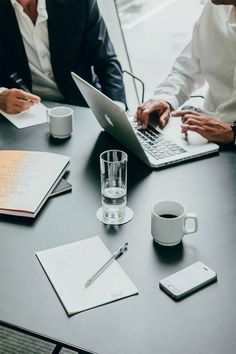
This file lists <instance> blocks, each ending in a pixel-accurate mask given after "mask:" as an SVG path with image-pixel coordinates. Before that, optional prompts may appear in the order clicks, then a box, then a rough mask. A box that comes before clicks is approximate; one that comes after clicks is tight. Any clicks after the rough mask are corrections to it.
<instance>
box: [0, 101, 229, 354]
mask: <svg viewBox="0 0 236 354" xmlns="http://www.w3.org/2000/svg"><path fill="white" fill-rule="evenodd" d="M74 110H75V124H74V133H73V136H72V137H71V138H70V139H67V140H64V141H56V140H54V139H52V138H50V136H49V133H48V126H47V124H42V125H39V126H35V127H31V128H26V129H23V130H18V129H16V128H15V127H14V126H13V125H11V124H10V123H9V122H8V121H7V120H6V119H4V118H3V117H0V148H1V149H21V150H41V151H50V152H55V153H61V154H65V155H69V156H70V157H71V165H70V172H69V174H68V180H69V181H70V182H71V183H72V185H73V191H72V192H71V193H68V194H64V195H61V196H58V197H54V198H51V199H50V200H48V201H47V203H46V204H45V205H44V207H43V209H42V210H41V212H40V213H39V214H38V216H37V218H36V219H35V220H26V219H21V218H17V217H10V216H4V215H2V216H0V279H1V285H0V323H2V324H4V325H8V326H12V327H13V328H17V329H19V330H21V331H26V332H31V333H32V334H33V335H36V336H43V337H45V338H47V339H48V340H52V341H54V340H55V342H57V341H58V342H61V343H62V344H68V347H70V345H71V346H72V347H78V348H86V349H87V350H88V351H91V352H97V353H101V354H154V353H160V354H183V353H184V354H185V353H186V354H190V353H191V354H192V353H194V354H200V353H201V354H222V353H224V354H234V353H235V348H236V339H235V328H236V306H235V301H236V295H235V294H236V278H235V272H236V188H235V187H236V158H235V157H236V156H235V151H221V152H220V154H219V155H217V156H213V157H208V158H205V159H201V160H197V161H192V162H188V163H185V164H181V165H178V166H173V167H169V168H166V169H162V170H156V171H152V170H151V169H149V168H148V167H146V166H145V165H144V164H143V163H142V162H141V161H139V160H138V159H137V158H136V157H134V156H133V155H132V154H130V153H128V155H129V161H128V206H130V207H131V208H132V209H133V210H134V218H133V220H132V221H131V222H130V223H128V224H126V225H123V226H121V227H117V226H116V227H114V226H113V227H111V226H110V227H108V226H105V225H103V224H102V223H100V222H99V221H98V220H97V219H96V216H95V213H96V210H97V209H98V207H100V205H101V198H100V177H99V154H100V153H101V152H102V151H104V150H106V149H110V148H122V149H123V150H125V149H124V148H123V147H122V146H120V144H119V143H117V142H116V141H115V140H114V139H113V138H111V137H110V136H108V135H107V134H106V133H104V132H102V130H101V128H100V127H99V126H98V124H97V122H96V120H95V118H94V117H93V115H92V113H91V112H90V110H89V109H85V108H76V107H74ZM125 151H126V150H125ZM163 199H175V200H179V201H181V202H183V203H184V204H185V205H186V207H187V211H188V212H196V213H197V215H198V218H199V230H198V232H197V233H196V234H193V235H189V236H186V237H185V238H184V240H183V243H182V244H181V245H179V246H177V247H172V248H164V247H160V246H157V245H156V244H155V243H154V242H153V240H152V237H151V235H150V212H151V208H152V206H153V204H154V203H155V202H157V201H159V200H163ZM95 235H99V236H100V237H101V239H102V240H103V241H104V243H105V244H106V245H107V247H108V248H109V249H110V250H111V251H113V250H115V249H116V248H117V247H119V246H120V245H121V244H122V243H123V242H125V241H128V242H129V250H128V252H127V253H126V254H125V255H124V256H123V257H121V258H120V259H119V264H120V265H121V266H122V268H123V269H124V270H125V272H126V273H127V275H128V276H129V277H130V279H131V280H132V281H133V282H134V284H135V285H136V286H137V288H138V289H139V295H138V296H132V297H129V298H126V299H123V300H120V301H117V302H114V303H111V304H107V305H104V306H100V307H97V308H95V309H91V310H89V311H85V312H82V313H80V314H77V315H74V316H72V317H68V316H67V315H66V312H65V311H64V309H63V307H62V305H61V303H60V301H59V299H58V297H57V295H56V293H55V291H54V290H53V288H52V286H51V284H50V282H49V280H48V279H47V277H46V275H45V273H44V271H43V270H42V268H41V266H40V264H39V262H38V260H37V258H36V256H35V252H36V251H39V250H44V249H48V248H51V247H55V246H59V245H62V244H66V243H69V242H73V241H77V240H81V239H84V238H87V237H92V236H95ZM196 261H202V262H204V263H205V264H207V265H208V266H209V267H211V268H212V269H214V270H215V271H216V272H217V273H218V282H217V283H214V284H212V285H210V286H208V287H206V288H204V289H202V290H201V291H199V292H197V293H195V294H193V295H192V296H189V297H188V298H186V299H184V300H182V301H181V302H174V301H173V300H172V299H171V298H169V297H168V296H167V295H166V294H165V293H164V292H162V291H161V290H160V289H159V286H158V283H159V280H160V279H162V278H163V277H165V276H167V275H169V274H171V273H173V272H176V271H177V270H180V269H181V268H184V267H185V266H188V265H190V264H192V263H194V262H196Z"/></svg>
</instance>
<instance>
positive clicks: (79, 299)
mask: <svg viewBox="0 0 236 354" xmlns="http://www.w3.org/2000/svg"><path fill="white" fill-rule="evenodd" d="M36 256H37V257H38V260H39V262H40V263H41V265H42V267H43V269H44V271H45V273H46V274H47V276H48V278H49V280H50V282H51V284H52V286H53V287H54V289H55V291H56V293H57V295H58V297H59V299H60V301H61V303H62V304H63V306H64V308H65V310H66V312H67V314H68V315H69V316H70V315H74V314H76V313H78V312H81V311H85V310H89V309H91V308H94V307H97V306H100V305H104V304H107V303H110V302H113V301H117V300H120V299H123V298H125V297H128V296H131V295H135V294H138V290H137V288H136V287H135V285H134V284H133V282H132V281H131V280H130V279H129V277H128V276H127V274H126V273H125V272H124V270H123V269H122V268H121V267H120V265H119V264H118V262H117V261H113V262H112V263H111V264H110V265H109V266H108V267H107V268H106V269H105V270H104V271H103V272H102V274H100V275H99V277H98V278H97V279H96V280H95V281H94V282H93V283H92V284H91V285H90V286H88V287H85V286H84V285H85V283H86V281H87V280H88V279H89V277H90V276H91V274H93V273H94V272H95V271H96V270H97V269H98V267H99V266H101V265H102V264H103V263H104V262H105V261H106V260H107V259H108V258H109V257H110V256H111V253H110V251H109V250H108V249H107V247H106V246H105V245H104V243H103V242H102V240H101V239H100V237H99V236H95V237H91V238H88V239H85V240H82V241H77V242H73V243H69V244H66V245H63V246H59V247H55V248H51V249H48V250H45V251H40V252H36ZM126 256H128V255H127V254H126ZM124 257H125V256H124Z"/></svg>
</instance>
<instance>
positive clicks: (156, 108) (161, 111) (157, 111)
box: [134, 98, 172, 129]
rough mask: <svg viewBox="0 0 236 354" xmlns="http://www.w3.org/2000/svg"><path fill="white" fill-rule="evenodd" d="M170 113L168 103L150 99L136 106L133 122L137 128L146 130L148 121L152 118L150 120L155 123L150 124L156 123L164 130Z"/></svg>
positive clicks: (170, 108)
mask: <svg viewBox="0 0 236 354" xmlns="http://www.w3.org/2000/svg"><path fill="white" fill-rule="evenodd" d="M171 111H172V107H171V105H170V104H169V103H168V102H165V101H161V100H155V99H154V98H151V99H149V100H147V101H146V102H144V103H143V104H141V105H140V106H138V109H137V111H136V114H135V116H134V120H135V121H136V122H137V123H138V125H139V126H141V127H142V128H144V129H145V128H147V125H148V122H149V119H150V118H152V120H154V121H156V122H152V123H154V124H155V123H156V124H158V125H159V126H160V127H161V128H164V126H165V125H166V124H167V122H168V120H169V117H170V112H171Z"/></svg>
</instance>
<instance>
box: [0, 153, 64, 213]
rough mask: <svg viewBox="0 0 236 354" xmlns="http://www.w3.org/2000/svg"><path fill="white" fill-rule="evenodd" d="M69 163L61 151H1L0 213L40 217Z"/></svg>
mask: <svg viewBox="0 0 236 354" xmlns="http://www.w3.org/2000/svg"><path fill="white" fill-rule="evenodd" d="M69 163H70V158H69V157H68V156H64V155H60V154H54V153H49V152H43V151H21V150H0V214H7V215H17V216H24V217H29V218H34V217H36V215H37V214H38V212H39V211H40V209H41V208H42V206H43V205H44V203H45V202H46V201H47V199H48V197H49V196H50V195H51V192H52V191H53V190H54V188H55V186H56V185H57V184H58V182H59V181H60V179H61V178H62V176H63V175H64V173H65V171H66V170H67V168H68V165H69Z"/></svg>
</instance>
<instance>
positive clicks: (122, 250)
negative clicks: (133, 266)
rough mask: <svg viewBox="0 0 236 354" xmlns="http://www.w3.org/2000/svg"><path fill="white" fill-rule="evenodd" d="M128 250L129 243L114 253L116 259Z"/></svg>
mask: <svg viewBox="0 0 236 354" xmlns="http://www.w3.org/2000/svg"><path fill="white" fill-rule="evenodd" d="M127 248H128V242H125V243H124V244H123V245H122V246H120V248H119V249H118V250H117V251H116V252H115V253H114V256H115V258H116V257H118V256H119V255H120V254H122V253H123V252H124V251H126V250H127Z"/></svg>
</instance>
